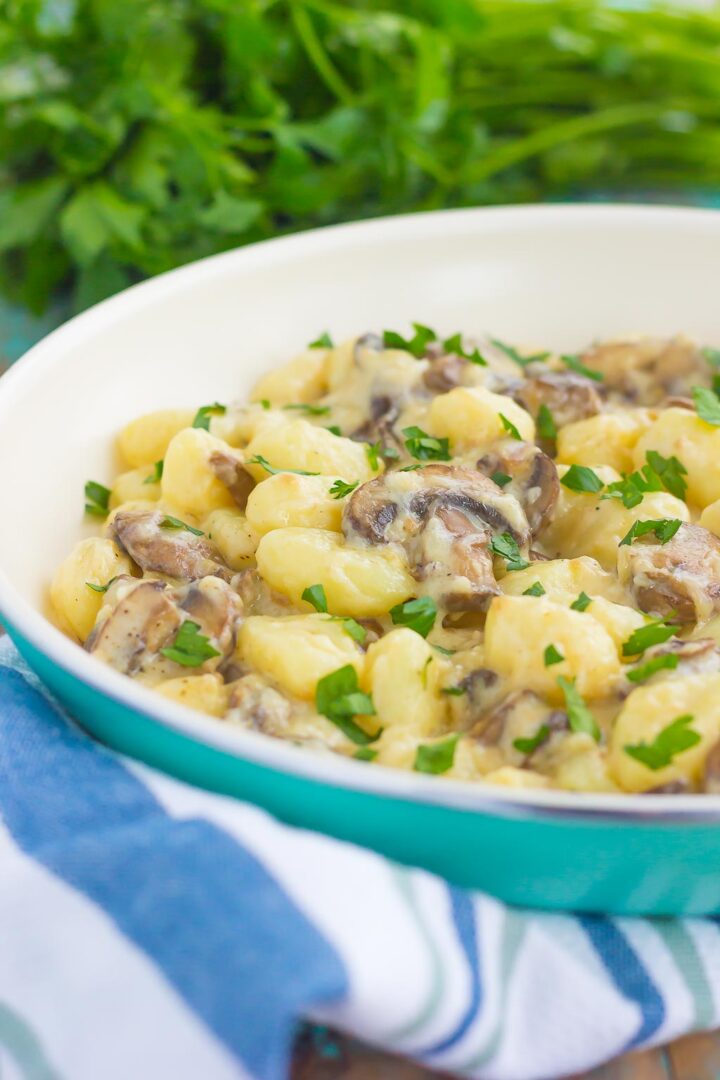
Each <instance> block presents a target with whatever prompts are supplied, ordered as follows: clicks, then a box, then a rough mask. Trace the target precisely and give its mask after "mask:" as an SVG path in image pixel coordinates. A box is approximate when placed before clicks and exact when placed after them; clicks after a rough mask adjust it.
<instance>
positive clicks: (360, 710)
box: [315, 664, 382, 746]
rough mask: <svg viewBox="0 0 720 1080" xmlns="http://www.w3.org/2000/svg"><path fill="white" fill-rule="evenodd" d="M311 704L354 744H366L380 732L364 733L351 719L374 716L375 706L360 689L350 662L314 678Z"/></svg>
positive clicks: (355, 672)
mask: <svg viewBox="0 0 720 1080" xmlns="http://www.w3.org/2000/svg"><path fill="white" fill-rule="evenodd" d="M315 707H316V709H317V711H318V712H319V713H320V714H321V715H322V716H326V717H327V718H328V720H330V721H332V723H333V724H335V726H336V727H339V728H340V730H341V731H342V733H343V734H344V735H345V736H347V738H348V739H350V741H351V742H354V743H355V745H356V746H367V745H368V743H371V742H374V741H375V739H377V738H378V737H379V736H380V734H381V732H382V728H380V729H379V730H378V731H376V732H375V733H374V734H373V735H368V733H367V732H366V731H363V729H362V728H361V727H360V725H359V724H356V723H355V721H354V720H353V717H354V716H374V715H375V706H374V705H373V701H372V698H371V697H370V695H369V694H365V693H364V692H363V691H362V690H360V688H359V685H358V676H357V671H356V670H355V668H354V667H353V666H352V664H345V666H344V667H341V668H338V669H337V671H331V672H330V674H329V675H325V676H324V678H322V679H318V682H317V686H316V687H315Z"/></svg>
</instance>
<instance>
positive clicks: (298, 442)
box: [245, 420, 377, 483]
mask: <svg viewBox="0 0 720 1080" xmlns="http://www.w3.org/2000/svg"><path fill="white" fill-rule="evenodd" d="M245 455H246V461H247V463H248V465H247V467H248V471H249V472H250V473H251V474H252V476H253V477H254V478H255V480H257V481H261V480H266V479H267V477H268V476H269V475H271V474H270V473H268V471H267V469H265V468H264V466H263V465H262V464H256V463H253V461H252V459H253V458H254V457H262V458H264V459H265V461H266V462H267V463H268V464H269V465H270V466H271V467H272V468H274V469H289V470H291V471H292V470H295V469H301V470H303V471H304V472H310V473H318V474H319V475H321V476H328V475H333V476H342V477H343V479H344V480H347V481H348V482H349V483H352V482H353V481H355V480H359V481H360V482H361V483H362V482H364V481H365V480H370V479H371V478H372V477H373V476H375V475H376V474H377V470H376V469H374V468H373V467H372V466H371V464H370V460H369V458H368V455H367V448H366V446H365V444H364V443H358V442H353V441H352V439H345V438H343V437H342V436H338V435H333V433H332V432H331V431H327V430H326V428H323V427H316V426H315V425H314V424H310V423H308V421H307V420H291V421H290V422H289V423H288V424H284V425H283V426H282V427H279V428H277V427H276V428H264V429H262V430H261V431H259V432H258V434H257V435H256V436H255V437H254V438H253V439H252V440H251V442H250V443H249V444H248V447H247V449H246V451H245Z"/></svg>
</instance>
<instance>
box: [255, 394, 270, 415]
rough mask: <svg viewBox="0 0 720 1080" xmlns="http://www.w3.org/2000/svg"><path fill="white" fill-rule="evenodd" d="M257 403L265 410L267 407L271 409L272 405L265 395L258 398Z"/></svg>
mask: <svg viewBox="0 0 720 1080" xmlns="http://www.w3.org/2000/svg"><path fill="white" fill-rule="evenodd" d="M258 404H259V405H260V406H261V407H262V408H263V409H265V411H266V412H267V411H268V409H272V405H271V404H270V402H269V401H268V399H267V398H266V397H264V398H260V401H259V402H258Z"/></svg>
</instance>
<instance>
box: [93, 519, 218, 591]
mask: <svg viewBox="0 0 720 1080" xmlns="http://www.w3.org/2000/svg"><path fill="white" fill-rule="evenodd" d="M166 516H167V515H166V514H164V513H163V511H162V510H121V511H120V512H119V513H117V514H116V515H115V517H114V518H113V520H112V522H111V524H110V533H111V536H112V538H113V539H114V540H115V541H116V543H117V544H118V545H119V547H120V548H121V549H122V550H123V551H124V552H126V553H127V554H128V555H129V556H130V558H131V559H132V560H133V562H135V563H137V565H138V566H139V567H140V569H141V570H146V571H152V572H153V573H156V574H167V576H168V577H172V578H178V579H179V580H181V581H194V580H195V579H197V578H202V577H208V576H209V575H211V574H216V575H217V576H218V577H221V578H223V580H225V581H229V580H230V578H231V577H232V570H230V569H229V567H227V566H226V565H225V563H224V562H223V561H222V558H221V556H220V552H219V551H218V549H217V548H216V547H215V545H214V544H213V543H212V542H211V541H210V540H208V539H207V538H206V537H205V536H195V534H194V533H191V532H189V531H188V530H187V529H176V528H162V527H161V522H162V521H163V520H165V518H166Z"/></svg>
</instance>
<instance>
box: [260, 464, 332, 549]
mask: <svg viewBox="0 0 720 1080" xmlns="http://www.w3.org/2000/svg"><path fill="white" fill-rule="evenodd" d="M338 480H342V478H341V477H338V476H296V475H295V474H294V473H278V474H277V475H276V476H268V477H267V479H265V480H262V481H261V483H259V484H258V485H257V486H256V488H255V490H254V491H253V492H252V494H251V495H250V498H249V499H248V503H247V518H248V522H249V523H250V524H251V526H252V528H253V529H254V530H255V532H256V533H257V534H258V536H264V535H265V533H267V532H271V531H272V529H285V528H293V527H298V528H307V529H328V530H330V531H331V532H340V530H341V527H342V512H343V507H344V505H345V500H344V499H340V498H335V497H334V496H333V495H331V494H330V489H331V487H332V486H333V484H335V483H336V482H337V481H338Z"/></svg>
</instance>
